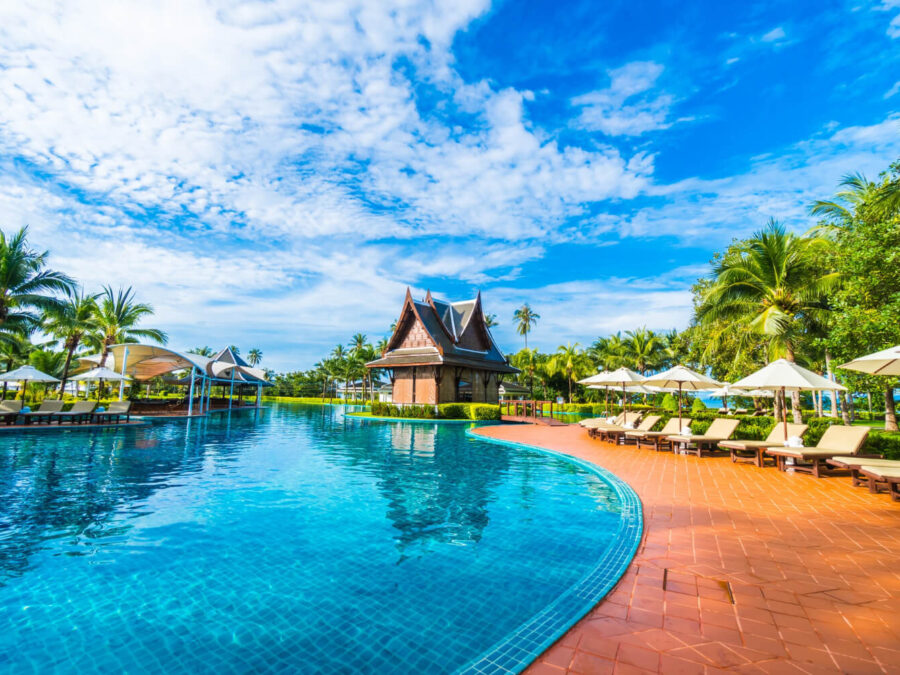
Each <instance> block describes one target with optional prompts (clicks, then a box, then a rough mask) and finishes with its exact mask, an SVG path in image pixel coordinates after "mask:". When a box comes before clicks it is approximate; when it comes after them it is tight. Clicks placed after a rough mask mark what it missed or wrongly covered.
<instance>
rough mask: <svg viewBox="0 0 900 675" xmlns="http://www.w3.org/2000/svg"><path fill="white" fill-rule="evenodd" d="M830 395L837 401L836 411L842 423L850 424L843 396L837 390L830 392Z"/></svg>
mask: <svg viewBox="0 0 900 675" xmlns="http://www.w3.org/2000/svg"><path fill="white" fill-rule="evenodd" d="M831 395H832V397H833V398H834V400H835V401H837V407H838V413H839V414H840V416H841V421H842V422H843V423H844V424H850V415H849V414H848V413H847V403H846V401H844V396H843V395H842V394H841V392H839V391H833V392H831Z"/></svg>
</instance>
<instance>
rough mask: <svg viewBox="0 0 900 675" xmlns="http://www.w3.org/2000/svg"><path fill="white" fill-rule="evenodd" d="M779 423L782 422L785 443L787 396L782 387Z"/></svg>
mask: <svg viewBox="0 0 900 675" xmlns="http://www.w3.org/2000/svg"><path fill="white" fill-rule="evenodd" d="M781 421H782V422H784V440H785V441H787V396H786V395H785V390H784V387H782V388H781Z"/></svg>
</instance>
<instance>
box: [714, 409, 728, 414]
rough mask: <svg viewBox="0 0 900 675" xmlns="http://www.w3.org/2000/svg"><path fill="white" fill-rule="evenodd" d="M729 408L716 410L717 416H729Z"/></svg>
mask: <svg viewBox="0 0 900 675" xmlns="http://www.w3.org/2000/svg"><path fill="white" fill-rule="evenodd" d="M728 414H729V413H728V408H719V409H718V410H716V415H728Z"/></svg>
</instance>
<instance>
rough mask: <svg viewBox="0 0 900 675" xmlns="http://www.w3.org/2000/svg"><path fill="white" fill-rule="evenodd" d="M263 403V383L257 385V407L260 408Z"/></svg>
mask: <svg viewBox="0 0 900 675" xmlns="http://www.w3.org/2000/svg"><path fill="white" fill-rule="evenodd" d="M261 403H262V385H261V384H258V385H256V407H257V408H258V407H259V406H260V404H261Z"/></svg>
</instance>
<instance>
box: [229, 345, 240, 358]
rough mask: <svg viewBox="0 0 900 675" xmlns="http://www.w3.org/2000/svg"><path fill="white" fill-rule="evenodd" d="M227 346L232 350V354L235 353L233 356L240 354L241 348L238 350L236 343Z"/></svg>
mask: <svg viewBox="0 0 900 675" xmlns="http://www.w3.org/2000/svg"><path fill="white" fill-rule="evenodd" d="M228 348H229V349H230V350H231V351H232V352H234V355H235V356H240V355H241V350H240V349H239V348H238V347H237V346H236V345H228Z"/></svg>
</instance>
